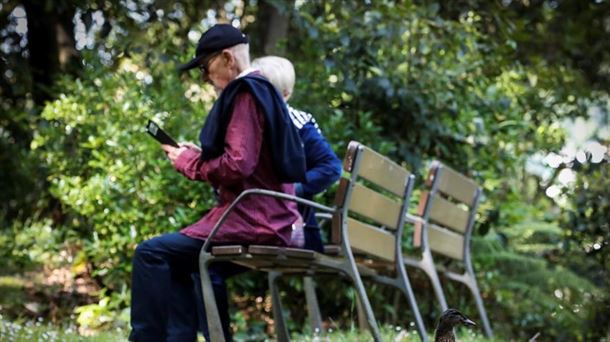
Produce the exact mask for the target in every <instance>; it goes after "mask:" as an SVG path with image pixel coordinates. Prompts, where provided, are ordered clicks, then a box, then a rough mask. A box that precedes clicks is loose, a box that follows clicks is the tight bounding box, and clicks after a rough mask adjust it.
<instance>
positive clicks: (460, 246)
mask: <svg viewBox="0 0 610 342" xmlns="http://www.w3.org/2000/svg"><path fill="white" fill-rule="evenodd" d="M426 187H427V191H425V192H422V194H421V197H420V201H419V207H418V216H411V215H409V216H408V219H407V220H408V221H409V222H412V223H413V224H414V231H413V245H414V247H419V249H418V251H419V253H418V254H419V255H418V256H415V257H412V256H405V258H404V260H405V264H406V265H408V266H413V267H417V268H419V269H421V270H423V271H424V273H425V274H426V275H427V276H428V278H429V279H430V282H431V283H432V287H433V289H434V293H435V295H436V298H437V300H438V301H439V304H440V306H441V309H442V310H443V311H444V310H446V309H447V308H448V305H447V300H446V298H445V295H444V292H443V289H442V286H441V282H440V280H439V276H438V273H441V274H443V275H445V276H446V278H447V279H450V280H454V281H458V282H461V283H462V284H464V285H466V287H467V288H468V289H469V290H470V292H471V293H472V295H473V296H474V298H475V302H476V306H477V309H478V311H479V315H480V317H481V321H482V322H483V328H484V330H485V333H486V335H487V336H489V337H491V336H492V330H491V325H490V324H489V319H488V318H487V313H486V312H485V307H484V306H483V299H482V298H481V294H480V292H479V287H478V285H477V280H476V276H475V273H474V268H473V267H472V261H471V259H470V241H471V237H472V230H473V227H474V223H475V219H476V214H477V208H478V205H479V200H480V198H481V188H480V187H479V186H478V185H477V184H476V183H475V182H474V181H473V180H471V179H470V178H468V177H466V176H464V175H462V174H460V173H458V172H456V171H454V170H453V169H451V168H449V167H447V166H445V165H443V164H442V163H440V162H438V161H435V162H433V163H432V165H431V167H430V170H429V172H428V177H427V179H426ZM435 258H436V259H437V260H435ZM441 258H447V259H448V260H452V261H456V262H457V263H453V264H458V265H459V266H461V269H462V272H459V273H458V272H456V271H454V270H450V269H448V268H446V267H444V266H443V265H441V264H440V263H439V262H438V261H439V260H438V259H441ZM435 261H436V262H435Z"/></svg>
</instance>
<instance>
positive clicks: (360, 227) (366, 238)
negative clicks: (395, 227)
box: [347, 217, 396, 262]
mask: <svg viewBox="0 0 610 342" xmlns="http://www.w3.org/2000/svg"><path fill="white" fill-rule="evenodd" d="M347 230H348V235H349V241H350V243H351V246H352V248H353V249H354V250H357V251H359V252H364V253H366V254H371V255H374V256H376V257H379V258H382V259H384V260H388V261H392V262H394V260H395V259H396V253H394V244H395V243H396V237H395V236H394V234H392V233H389V232H387V231H384V230H381V229H379V228H377V227H375V226H372V225H370V224H366V223H364V222H361V221H358V220H356V219H353V218H351V217H350V218H348V219H347Z"/></svg>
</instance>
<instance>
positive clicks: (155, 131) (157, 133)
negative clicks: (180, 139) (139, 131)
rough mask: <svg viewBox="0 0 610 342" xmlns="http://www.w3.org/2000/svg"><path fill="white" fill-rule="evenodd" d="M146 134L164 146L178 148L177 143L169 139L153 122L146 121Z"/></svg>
mask: <svg viewBox="0 0 610 342" xmlns="http://www.w3.org/2000/svg"><path fill="white" fill-rule="evenodd" d="M146 132H148V134H150V135H151V136H152V137H153V138H155V139H157V141H158V142H160V143H161V144H164V145H172V146H174V147H180V146H178V143H176V141H175V140H174V139H173V138H172V137H170V136H169V135H168V134H167V133H165V131H164V130H162V129H161V127H159V125H157V124H156V123H155V122H154V121H152V120H148V124H147V125H146Z"/></svg>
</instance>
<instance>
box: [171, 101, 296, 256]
mask: <svg viewBox="0 0 610 342" xmlns="http://www.w3.org/2000/svg"><path fill="white" fill-rule="evenodd" d="M264 127H265V124H264V115H263V113H261V111H260V109H259V108H258V107H257V106H256V104H255V102H254V99H253V97H252V96H251V95H250V94H249V93H242V94H239V95H238V96H237V97H236V99H235V104H234V108H233V114H232V117H231V121H230V123H229V125H228V128H227V133H226V136H225V150H224V153H223V154H222V155H221V156H220V157H218V158H215V159H210V160H207V161H201V160H200V158H199V154H200V153H199V151H198V150H195V149H188V150H186V151H184V152H183V153H182V154H180V156H179V157H178V159H177V160H176V163H175V167H176V169H177V170H178V171H179V172H180V173H182V174H183V175H185V176H186V177H187V178H189V179H191V180H200V181H207V182H209V183H210V184H212V185H213V186H214V187H215V188H217V189H218V190H219V194H220V196H219V197H220V198H219V203H218V205H217V206H215V207H213V208H212V209H211V210H210V211H209V212H208V213H207V214H206V215H205V216H203V217H202V218H201V219H200V220H199V221H197V222H196V223H194V224H192V225H190V226H188V227H186V228H184V229H183V230H182V233H184V234H186V235H187V236H190V237H192V238H197V239H206V238H207V236H208V235H209V233H210V231H211V230H212V228H213V226H214V224H215V223H216V222H217V221H218V220H219V218H220V216H221V215H222V214H223V212H224V211H225V210H226V209H227V208H228V206H229V205H230V204H231V202H232V201H233V200H234V199H235V198H236V197H237V196H238V195H239V194H240V193H241V192H242V191H244V190H247V189H252V188H263V189H268V190H274V191H280V192H284V193H287V194H291V195H294V187H293V185H292V184H282V183H280V182H279V181H278V179H277V175H276V174H275V172H274V170H273V162H272V157H271V152H270V148H269V146H268V143H267V141H266V140H265V139H264V134H263V133H264ZM299 218H300V216H299V213H298V210H297V206H296V204H295V203H294V202H290V201H283V200H279V199H275V198H271V197H263V196H256V195H254V196H250V197H247V198H246V199H244V200H242V201H241V202H240V204H238V205H237V206H236V207H235V208H234V209H233V211H232V212H231V214H230V215H229V217H228V218H227V220H226V221H225V223H224V224H223V226H222V228H221V229H220V230H219V231H218V233H217V234H216V235H215V237H214V240H213V241H214V242H217V243H245V244H270V245H288V244H289V243H290V236H291V232H292V227H291V226H292V224H293V223H294V222H295V221H297V219H299Z"/></svg>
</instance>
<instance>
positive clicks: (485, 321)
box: [466, 275, 493, 338]
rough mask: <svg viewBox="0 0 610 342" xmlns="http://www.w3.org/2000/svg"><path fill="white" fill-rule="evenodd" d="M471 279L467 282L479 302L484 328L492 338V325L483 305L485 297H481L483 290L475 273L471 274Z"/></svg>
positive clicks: (478, 306)
mask: <svg viewBox="0 0 610 342" xmlns="http://www.w3.org/2000/svg"><path fill="white" fill-rule="evenodd" d="M468 278H469V279H468V280H469V281H468V282H467V283H466V285H467V286H468V289H470V292H472V295H473V297H474V300H475V302H476V304H477V309H478V310H479V316H481V320H482V321H483V329H484V330H485V335H487V337H489V338H491V337H493V332H492V331H491V325H490V324H489V319H488V318H487V312H486V311H485V306H483V298H481V292H480V291H479V287H478V286H477V281H476V280H475V278H474V275H469V277H468Z"/></svg>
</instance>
